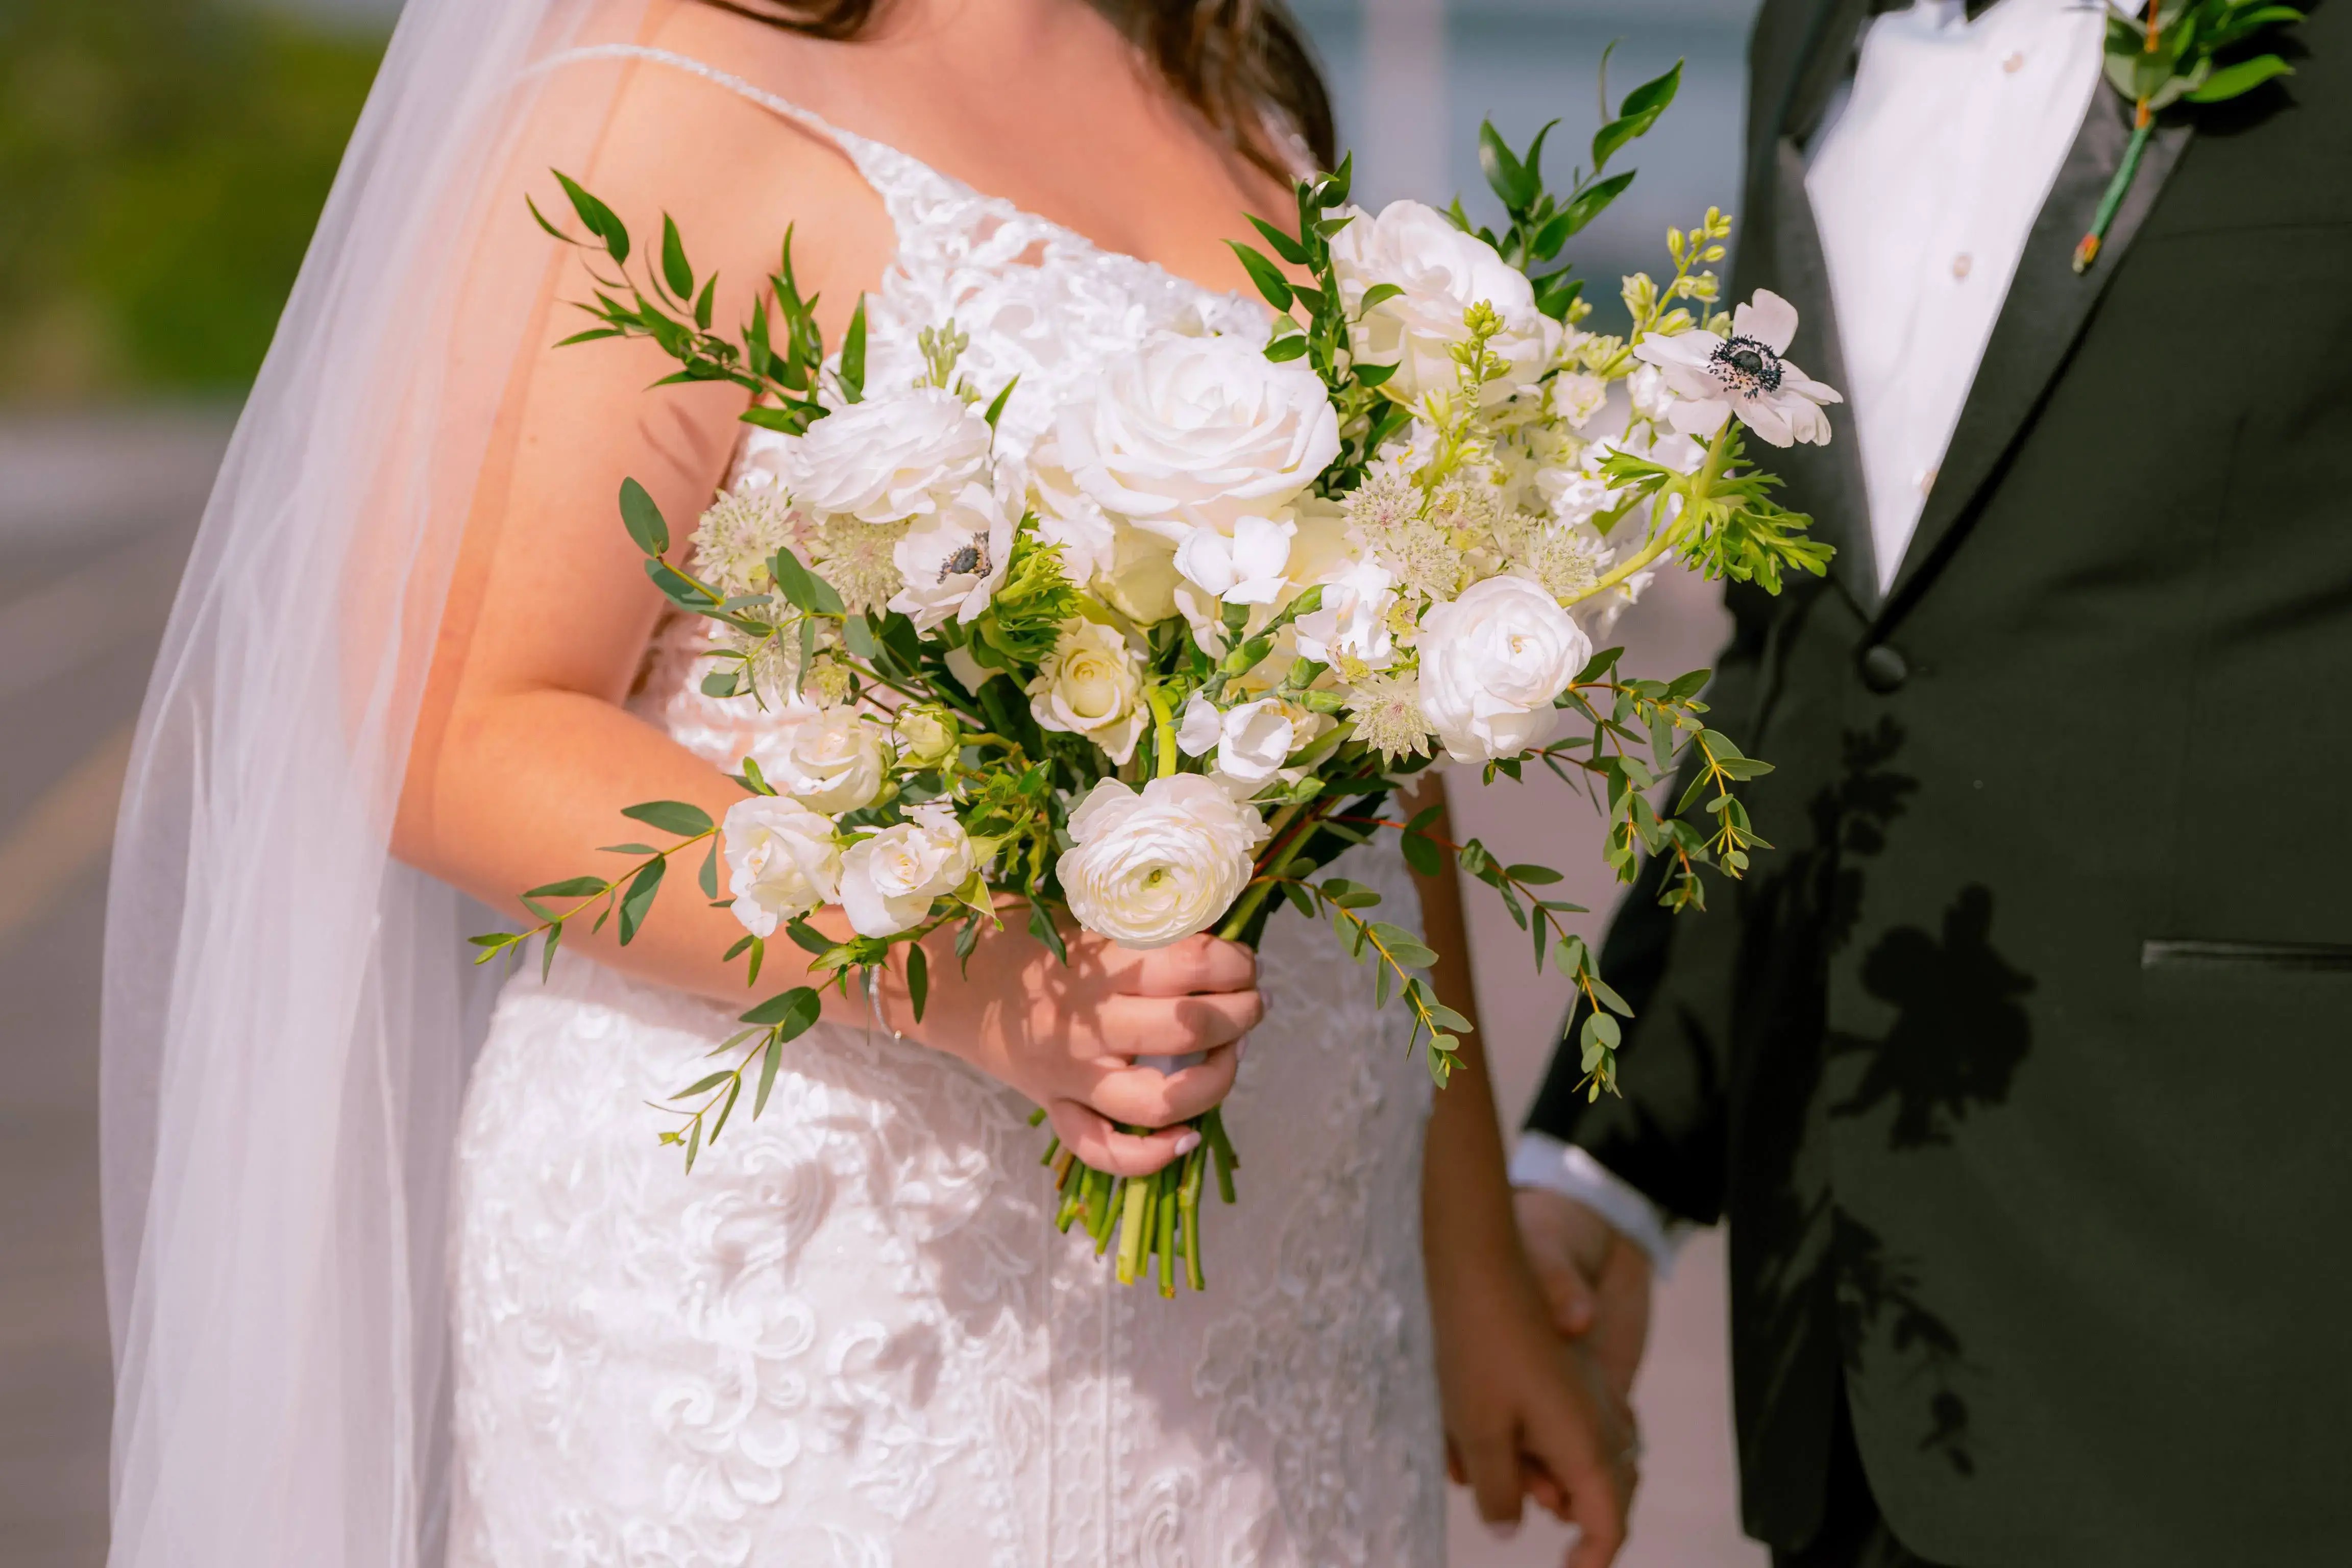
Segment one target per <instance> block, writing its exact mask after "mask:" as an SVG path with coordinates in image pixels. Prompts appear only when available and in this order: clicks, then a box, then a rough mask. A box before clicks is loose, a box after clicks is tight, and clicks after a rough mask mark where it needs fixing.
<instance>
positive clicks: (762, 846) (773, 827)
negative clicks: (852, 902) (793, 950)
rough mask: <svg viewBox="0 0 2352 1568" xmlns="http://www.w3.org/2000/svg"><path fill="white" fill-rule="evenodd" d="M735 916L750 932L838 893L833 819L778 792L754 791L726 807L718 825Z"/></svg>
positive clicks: (767, 932) (766, 930)
mask: <svg viewBox="0 0 2352 1568" xmlns="http://www.w3.org/2000/svg"><path fill="white" fill-rule="evenodd" d="M719 837H720V838H721V839H722V840H723V841H724V845H725V848H726V852H727V890H728V891H729V892H730V893H731V894H733V895H734V897H735V903H734V913H735V918H736V919H737V920H738V921H741V922H742V926H743V929H744V930H745V931H750V932H751V934H752V935H753V936H757V937H770V936H773V935H775V934H776V927H777V926H778V925H779V924H781V923H782V922H784V921H789V920H792V919H793V918H794V917H795V916H798V915H804V914H806V913H808V912H809V910H813V909H814V908H816V907H817V906H818V905H819V904H829V903H831V902H833V900H835V899H836V898H838V897H840V896H841V891H840V890H841V850H840V848H839V847H837V846H836V845H835V843H834V838H833V824H832V823H830V822H828V821H826V820H825V819H824V817H822V816H818V815H817V814H816V813H815V812H814V811H811V810H810V809H809V808H808V807H807V806H805V805H802V804H801V803H800V802H799V801H796V800H793V799H790V798H788V797H785V796H782V795H751V796H747V797H746V798H744V799H742V800H739V801H737V802H736V803H735V804H734V805H731V806H730V807H728V808H727V820H726V822H725V824H724V825H723V826H721V827H720V829H719Z"/></svg>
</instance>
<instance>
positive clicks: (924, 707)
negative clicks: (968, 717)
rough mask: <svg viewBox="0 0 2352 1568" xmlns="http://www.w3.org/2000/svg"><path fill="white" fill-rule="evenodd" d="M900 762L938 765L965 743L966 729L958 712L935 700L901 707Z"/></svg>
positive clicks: (925, 765)
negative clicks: (953, 712)
mask: <svg viewBox="0 0 2352 1568" xmlns="http://www.w3.org/2000/svg"><path fill="white" fill-rule="evenodd" d="M962 747H963V731H961V729H960V728H959V727H958V726H957V724H956V721H955V715H954V714H952V713H950V712H949V711H948V710H946V709H945V708H942V707H940V705H939V704H938V703H936V702H918V703H913V704H910V705H908V707H905V708H901V709H900V710H898V765H899V766H900V767H904V768H916V769H919V768H935V767H938V766H939V765H940V763H944V762H946V761H947V760H948V759H949V758H950V757H952V756H954V755H955V754H956V752H959V751H961V749H962Z"/></svg>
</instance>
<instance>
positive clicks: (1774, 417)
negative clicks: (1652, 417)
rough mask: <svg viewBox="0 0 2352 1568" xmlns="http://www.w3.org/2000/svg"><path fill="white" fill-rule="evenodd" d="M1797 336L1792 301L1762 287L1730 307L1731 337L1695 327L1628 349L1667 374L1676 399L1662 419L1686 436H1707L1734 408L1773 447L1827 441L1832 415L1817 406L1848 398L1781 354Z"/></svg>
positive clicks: (1712, 433) (1729, 415) (1795, 314)
mask: <svg viewBox="0 0 2352 1568" xmlns="http://www.w3.org/2000/svg"><path fill="white" fill-rule="evenodd" d="M1796 335H1797V308H1796V307H1795V306H1794V305H1791V304H1790V303H1789V301H1787V300H1783V299H1782V298H1780V296H1779V295H1778V294H1775V293H1773V292H1771V291H1770V290H1769V289H1758V290H1757V291H1756V298H1755V299H1754V300H1750V301H1748V303H1747V304H1745V305H1742V306H1740V307H1739V309H1738V310H1737V311H1735V312H1734V313H1733V315H1732V318H1731V336H1729V337H1728V338H1718V337H1717V336H1716V335H1715V334H1714V333H1713V332H1705V331H1696V330H1694V331H1686V332H1676V333H1675V334H1674V335H1673V336H1671V337H1661V336H1658V335H1656V334H1652V335H1651V336H1649V337H1645V338H1643V340H1642V341H1641V342H1639V343H1637V344H1635V345H1634V348H1633V354H1634V357H1635V358H1637V359H1640V360H1643V361H1644V362H1646V363H1650V364H1654V365H1656V366H1657V367H1658V368H1659V369H1660V370H1661V371H1663V372H1664V373H1665V378H1666V384H1667V386H1669V387H1670V388H1672V389H1673V391H1674V394H1675V397H1676V399H1677V401H1676V402H1675V405H1674V406H1673V407H1672V408H1671V409H1669V410H1668V411H1667V415H1666V417H1667V421H1668V423H1670V424H1672V425H1673V426H1674V427H1675V429H1676V430H1677V431H1679V432H1681V433H1682V434H1683V435H1685V436H1691V437H1699V438H1702V439H1704V438H1706V437H1712V436H1713V435H1714V434H1715V433H1716V432H1717V431H1718V430H1720V429H1722V428H1723V422H1724V421H1725V420H1726V419H1727V418H1729V417H1731V416H1733V415H1738V416H1739V422H1740V423H1741V424H1743V425H1745V426H1748V428H1749V429H1750V430H1753V431H1755V432H1756V434H1757V435H1759V436H1760V437H1763V438H1764V439H1765V440H1767V441H1769V442H1770V443H1771V444H1772V445H1773V446H1775V447H1786V446H1788V445H1790V443H1791V442H1794V441H1810V442H1811V443H1813V444H1814V445H1816V446H1822V447H1826V446H1828V445H1829V440H1830V421H1829V416H1827V415H1825V414H1823V413H1822V405H1824V404H1831V403H1843V402H1844V401H1845V399H1844V398H1843V397H1841V396H1839V395H1838V394H1837V392H1836V391H1835V390H1834V389H1832V388H1831V387H1828V386H1824V385H1822V384H1821V383H1820V382H1818V381H1815V380H1813V379H1812V378H1811V377H1810V376H1808V375H1806V374H1805V373H1804V372H1803V371H1801V370H1799V369H1798V368H1797V367H1796V366H1795V365H1793V364H1791V363H1789V362H1788V361H1787V360H1785V359H1783V358H1781V357H1780V356H1781V355H1782V354H1783V353H1786V352H1787V351H1788V347H1789V342H1790V339H1792V338H1794V337H1795V336H1796Z"/></svg>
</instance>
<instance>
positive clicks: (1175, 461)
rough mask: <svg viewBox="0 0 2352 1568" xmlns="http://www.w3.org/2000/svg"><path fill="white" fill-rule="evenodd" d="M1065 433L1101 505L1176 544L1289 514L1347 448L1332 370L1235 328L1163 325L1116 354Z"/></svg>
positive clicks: (1061, 455) (1068, 413)
mask: <svg viewBox="0 0 2352 1568" xmlns="http://www.w3.org/2000/svg"><path fill="white" fill-rule="evenodd" d="M1054 438H1055V454H1056V457H1057V460H1058V461H1060V462H1062V463H1064V464H1066V465H1067V467H1068V470H1069V472H1070V474H1071V475H1072V476H1073V478H1074V479H1076V482H1077V484H1078V485H1079V487H1080V488H1081V489H1084V490H1085V491H1086V493H1087V495H1088V496H1089V497H1091V498H1092V499H1093V500H1094V501H1095V502H1096V504H1097V505H1098V506H1100V507H1101V508H1102V509H1103V510H1105V511H1108V512H1109V513H1111V514H1112V515H1113V516H1114V517H1120V518H1125V519H1127V520H1128V521H1130V522H1133V523H1136V524H1138V525H1139V526H1141V527H1144V528H1147V529H1149V530H1150V531H1153V532H1155V533H1158V534H1159V535H1160V536H1161V537H1162V538H1164V539H1166V540H1168V541H1169V542H1171V543H1180V542H1182V541H1183V539H1184V537H1185V536H1186V535H1187V534H1189V533H1190V532H1191V531H1192V530H1193V529H1195V528H1200V527H1203V526H1206V527H1213V528H1216V529H1218V530H1219V531H1225V532H1230V531H1231V530H1232V525H1233V522H1234V519H1236V518H1239V517H1243V516H1258V517H1264V516H1268V515H1271V514H1273V513H1275V512H1277V511H1279V510H1281V509H1282V507H1283V506H1285V505H1286V503H1288V502H1289V501H1290V500H1292V498H1294V497H1296V496H1297V495H1299V494H1300V493H1302V492H1303V491H1305V490H1306V489H1307V487H1308V486H1310V485H1312V484H1313V483H1314V482H1315V480H1316V478H1317V476H1318V475H1319V474H1321V473H1322V471H1323V469H1324V468H1325V467H1326V466H1328V464H1329V463H1330V461H1331V459H1332V458H1336V457H1338V456H1339V416H1338V415H1337V414H1336V413H1335V412H1334V411H1333V409H1332V407H1331V399H1330V395H1329V394H1328V392H1326V391H1325V389H1324V386H1323V381H1322V378H1321V377H1320V376H1318V375H1317V374H1315V372H1314V371H1313V370H1311V369H1309V368H1308V367H1307V364H1306V363H1305V362H1303V361H1297V360H1293V361H1290V362H1287V363H1280V364H1277V363H1275V362H1273V361H1271V360H1269V359H1267V358H1266V357H1265V352H1264V350H1263V348H1262V346H1261V345H1260V344H1258V343H1255V342H1251V341H1250V340H1248V339H1247V338H1243V337H1237V336H1230V335H1228V336H1217V337H1187V336H1185V335H1183V334H1181V333H1177V332H1165V331H1163V332H1157V333H1154V334H1153V335H1151V336H1150V337H1148V338H1146V339H1144V341H1143V342H1141V343H1140V344H1139V345H1138V346H1137V347H1136V348H1135V349H1134V350H1133V351H1132V352H1130V353H1123V354H1118V355H1115V356H1113V357H1112V358H1111V359H1110V360H1109V361H1108V362H1107V363H1105V364H1104V366H1103V367H1102V370H1101V372H1100V374H1098V375H1097V378H1096V380H1095V384H1094V385H1093V386H1092V388H1091V389H1090V390H1089V391H1088V393H1087V395H1084V396H1082V397H1079V398H1077V399H1076V400H1074V401H1073V402H1072V403H1070V404H1069V405H1066V406H1065V407H1064V408H1063V410H1062V412H1061V414H1060V416H1058V417H1057V418H1056V420H1055V427H1054Z"/></svg>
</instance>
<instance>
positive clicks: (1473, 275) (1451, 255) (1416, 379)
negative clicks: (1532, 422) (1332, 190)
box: [1331, 202, 1561, 404]
mask: <svg viewBox="0 0 2352 1568" xmlns="http://www.w3.org/2000/svg"><path fill="white" fill-rule="evenodd" d="M1349 214H1350V216H1352V217H1353V219H1354V221H1353V222H1351V223H1349V225H1348V226H1347V227H1345V228H1343V229H1341V230H1340V231H1339V233H1338V234H1335V235H1333V236H1332V237H1331V262H1332V265H1333V267H1334V268H1336V269H1337V270H1338V272H1339V294H1340V297H1341V299H1343V300H1345V301H1346V302H1347V306H1348V312H1349V315H1350V316H1355V315H1357V314H1359V313H1360V312H1361V311H1362V305H1363V299H1364V295H1365V293H1366V291H1367V290H1369V289H1373V288H1375V287H1376V286H1378V285H1380V284H1382V283H1392V284H1394V285H1395V286H1396V287H1397V288H1399V289H1402V290H1404V292H1402V294H1393V295H1391V296H1390V297H1389V298H1388V299H1386V300H1382V301H1381V302H1380V303H1379V304H1377V305H1375V306H1373V307H1372V309H1371V310H1370V312H1369V313H1364V314H1363V318H1362V320H1361V321H1360V322H1359V323H1358V325H1357V327H1356V331H1355V351H1356V357H1357V359H1358V360H1360V362H1362V363H1367V364H1393V365H1395V366H1396V367H1397V372H1396V374H1394V375H1392V376H1391V377H1390V378H1389V380H1388V382H1387V384H1386V385H1385V388H1384V390H1386V391H1387V392H1389V393H1390V394H1391V395H1393V396H1396V397H1399V398H1402V400H1404V401H1405V402H1407V403H1412V404H1418V403H1420V401H1421V400H1422V398H1423V396H1424V395H1427V394H1429V393H1432V392H1438V393H1446V392H1451V391H1452V390H1453V389H1454V378H1455V374H1456V372H1457V370H1458V369H1459V367H1458V366H1457V365H1455V364H1454V360H1453V357H1452V355H1451V354H1450V353H1448V352H1447V351H1449V350H1450V349H1452V348H1453V346H1454V344H1456V343H1459V342H1467V341H1468V339H1469V336H1470V331H1469V329H1468V328H1467V327H1466V326H1465V325H1464V324H1463V320H1462V316H1463V312H1464V311H1465V310H1468V309H1469V308H1470V307H1471V306H1473V305H1475V304H1478V303H1480V302H1481V301H1484V302H1485V303H1486V304H1487V305H1490V306H1492V307H1493V308H1494V310H1495V313H1496V315H1498V316H1500V317H1501V318H1502V319H1503V331H1501V333H1500V334H1498V335H1497V336H1496V337H1495V338H1493V339H1492V340H1490V341H1489V342H1488V343H1487V348H1488V349H1489V350H1490V351H1491V352H1493V353H1496V354H1498V355H1500V356H1501V357H1502V360H1503V362H1504V363H1505V364H1506V365H1507V366H1508V367H1509V368H1508V370H1507V372H1506V374H1504V375H1502V376H1501V377H1500V378H1499V379H1497V380H1495V381H1491V382H1488V383H1487V384H1486V392H1485V398H1486V401H1487V402H1490V403H1493V402H1500V401H1501V400H1503V399H1505V398H1507V397H1508V396H1510V395H1511V394H1512V393H1514V392H1516V391H1517V389H1518V388H1520V387H1522V386H1526V385H1528V384H1532V383H1533V382H1535V381H1536V380H1537V378H1538V377H1539V376H1541V375H1542V374H1543V373H1544V372H1545V371H1547V370H1549V368H1550V367H1551V365H1552V363H1553V362H1554V361H1555V360H1556V359H1557V358H1558V357H1559V347H1560V342H1561V331H1560V325H1559V322H1558V321H1553V320H1552V319H1551V318H1550V317H1549V316H1547V315H1545V314H1544V313H1543V312H1542V311H1540V310H1537V309H1536V296H1535V290H1534V289H1533V288H1531V287H1530V286H1529V285H1528V279H1527V275H1526V274H1525V273H1523V272H1521V271H1519V269H1518V268H1515V267H1513V266H1511V265H1510V264H1509V263H1507V262H1506V261H1505V260H1504V259H1503V258H1502V257H1501V256H1499V255H1497V254H1496V250H1495V247H1493V246H1491V245H1488V244H1487V243H1486V241H1485V240H1483V239H1480V238H1479V237H1477V236H1476V235H1475V234H1465V233H1464V232H1463V231H1462V230H1460V229H1458V228H1456V227H1454V225H1453V223H1452V222H1451V221H1449V220H1448V219H1447V218H1446V217H1445V216H1444V214H1442V213H1440V212H1438V211H1436V210H1435V209H1434V208H1432V207H1426V206H1423V205H1421V204H1420V203H1419V202H1391V203H1390V204H1389V205H1387V206H1385V207H1383V208H1381V213H1380V216H1377V217H1375V216H1372V215H1371V214H1370V213H1367V212H1363V211H1361V210H1360V209H1354V208H1351V209H1349Z"/></svg>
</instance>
